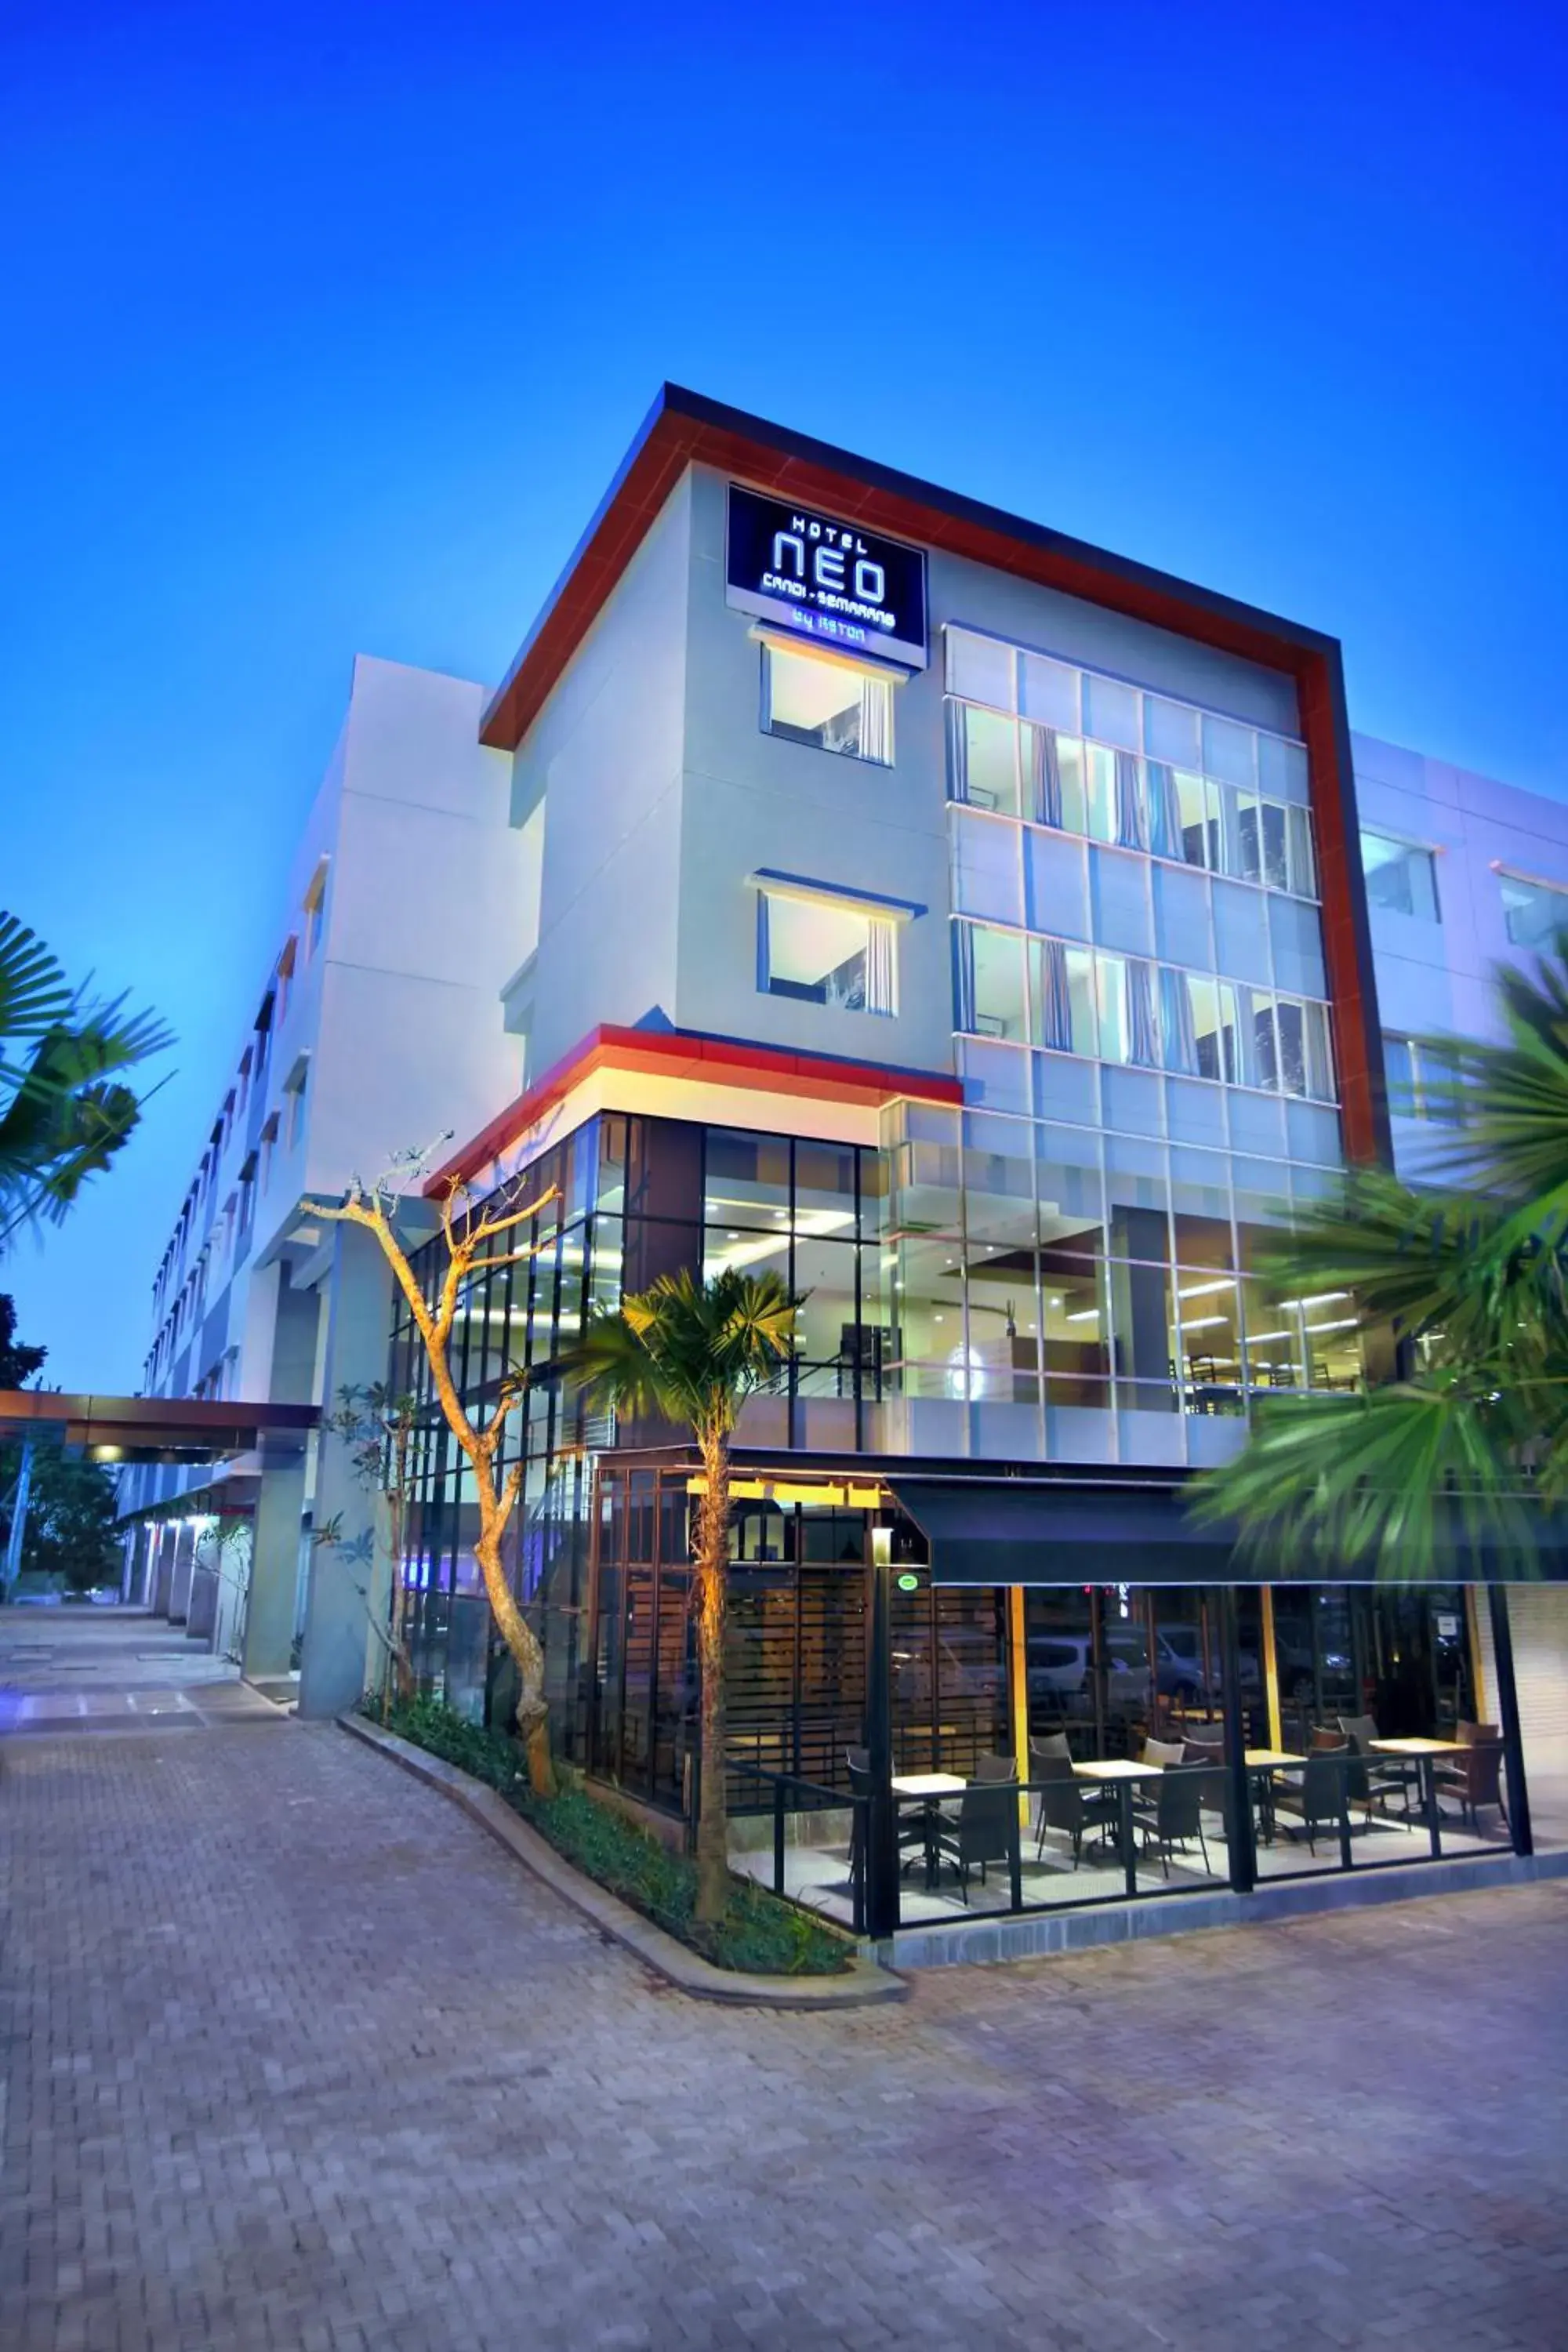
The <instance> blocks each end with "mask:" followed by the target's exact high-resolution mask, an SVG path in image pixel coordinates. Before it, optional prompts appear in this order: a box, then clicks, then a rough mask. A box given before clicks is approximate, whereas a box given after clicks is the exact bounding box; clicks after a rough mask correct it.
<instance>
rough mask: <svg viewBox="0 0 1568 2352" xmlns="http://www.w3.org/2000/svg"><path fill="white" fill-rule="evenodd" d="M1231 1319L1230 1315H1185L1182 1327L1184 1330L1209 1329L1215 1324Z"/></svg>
mask: <svg viewBox="0 0 1568 2352" xmlns="http://www.w3.org/2000/svg"><path fill="white" fill-rule="evenodd" d="M1229 1320H1230V1318H1229V1316H1228V1315H1184V1316H1183V1318H1182V1328H1183V1330H1184V1331H1207V1330H1208V1329H1210V1328H1211V1327H1212V1326H1213V1325H1214V1324H1215V1323H1228V1322H1229Z"/></svg>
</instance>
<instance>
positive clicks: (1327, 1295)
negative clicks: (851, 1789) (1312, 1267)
mask: <svg viewBox="0 0 1568 2352" xmlns="http://www.w3.org/2000/svg"><path fill="white" fill-rule="evenodd" d="M1348 1297H1350V1292H1349V1291H1348V1290H1320V1291H1319V1292H1318V1294H1317V1296H1316V1297H1313V1298H1282V1299H1281V1300H1280V1301H1279V1304H1280V1306H1281V1307H1328V1306H1331V1304H1332V1303H1333V1301H1334V1300H1335V1299H1336V1298H1348Z"/></svg>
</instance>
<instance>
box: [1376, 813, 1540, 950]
mask: <svg viewBox="0 0 1568 2352" xmlns="http://www.w3.org/2000/svg"><path fill="white" fill-rule="evenodd" d="M1361 864H1362V871H1363V874H1364V875H1365V876H1366V895H1367V902H1368V904H1369V905H1370V906H1373V907H1386V908H1388V909H1389V911H1390V913H1391V914H1395V915H1414V916H1415V919H1416V920H1417V921H1418V922H1422V923H1435V922H1436V921H1438V920H1439V919H1440V918H1439V916H1438V912H1437V868H1436V861H1435V859H1434V858H1433V856H1432V853H1431V851H1430V850H1429V849H1423V848H1422V847H1421V846H1420V845H1419V844H1418V843H1415V842H1412V841H1396V840H1395V839H1394V836H1393V835H1392V834H1386V833H1369V832H1368V831H1367V829H1366V827H1365V826H1364V825H1363V827H1362V835H1361ZM1511 936H1512V934H1511V933H1510V937H1511Z"/></svg>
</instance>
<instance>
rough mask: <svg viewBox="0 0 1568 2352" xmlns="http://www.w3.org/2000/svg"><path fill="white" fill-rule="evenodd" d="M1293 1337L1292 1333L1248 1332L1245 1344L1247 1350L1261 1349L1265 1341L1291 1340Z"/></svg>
mask: <svg viewBox="0 0 1568 2352" xmlns="http://www.w3.org/2000/svg"><path fill="white" fill-rule="evenodd" d="M1295 1336H1296V1335H1295V1333H1294V1332H1293V1331H1249V1332H1248V1333H1247V1346H1248V1347H1249V1348H1261V1347H1262V1345H1263V1344H1264V1341H1265V1340H1267V1339H1294V1338H1295Z"/></svg>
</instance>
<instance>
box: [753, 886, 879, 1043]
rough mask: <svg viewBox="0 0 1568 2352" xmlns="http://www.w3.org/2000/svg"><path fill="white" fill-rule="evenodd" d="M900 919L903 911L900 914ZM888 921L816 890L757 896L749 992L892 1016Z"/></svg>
mask: <svg viewBox="0 0 1568 2352" xmlns="http://www.w3.org/2000/svg"><path fill="white" fill-rule="evenodd" d="M900 911H904V912H907V911H908V910H907V909H904V910H900ZM896 929H897V920H896V914H895V912H894V911H893V910H891V909H890V910H889V912H888V913H887V914H882V913H879V912H878V911H877V910H876V909H874V908H871V907H869V906H868V905H866V904H864V903H863V902H858V901H857V900H856V899H855V898H852V897H849V896H846V897H844V898H835V897H834V896H833V895H832V894H831V893H830V892H828V891H827V890H826V889H824V890H822V891H821V892H819V893H816V894H813V895H807V893H806V892H805V889H804V888H803V889H802V891H801V892H800V893H799V895H796V894H795V893H792V892H790V891H787V890H776V891H775V890H769V889H760V890H759V891H758V893H757V985H758V987H759V988H760V989H761V991H762V992H763V994H764V995H766V996H794V997H798V998H799V999H800V1000H801V1002H802V1003H806V1004H831V1005H837V1007H838V1008H839V1009H840V1010H841V1011H843V1012H846V1013H889V1014H891V1013H897V1011H898V1009H899V1003H898V950H897V944H896V939H895V933H896Z"/></svg>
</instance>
